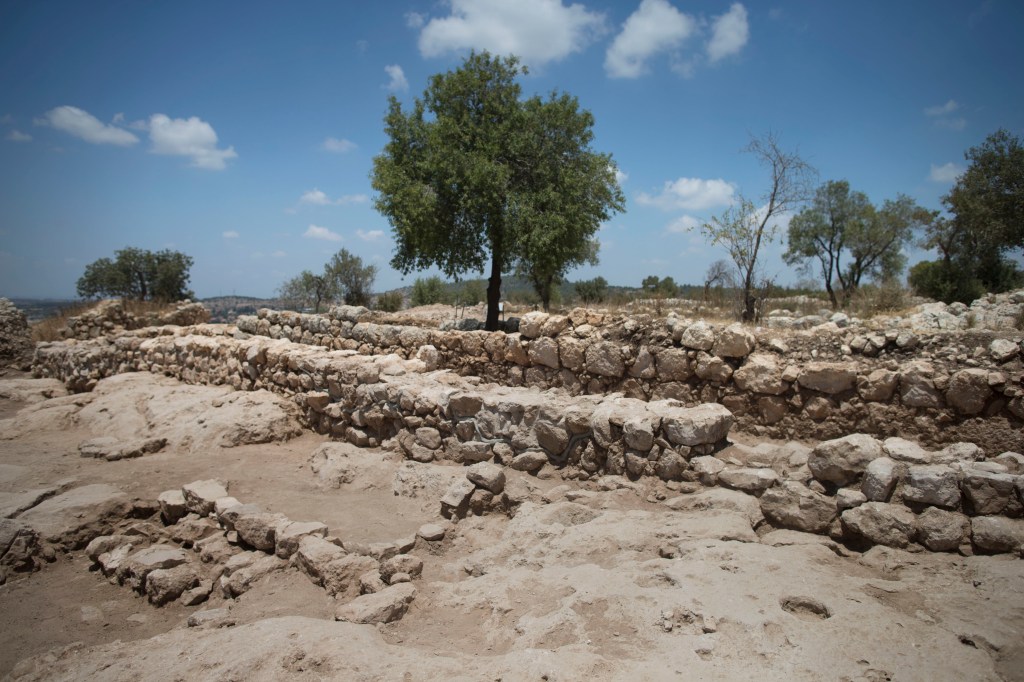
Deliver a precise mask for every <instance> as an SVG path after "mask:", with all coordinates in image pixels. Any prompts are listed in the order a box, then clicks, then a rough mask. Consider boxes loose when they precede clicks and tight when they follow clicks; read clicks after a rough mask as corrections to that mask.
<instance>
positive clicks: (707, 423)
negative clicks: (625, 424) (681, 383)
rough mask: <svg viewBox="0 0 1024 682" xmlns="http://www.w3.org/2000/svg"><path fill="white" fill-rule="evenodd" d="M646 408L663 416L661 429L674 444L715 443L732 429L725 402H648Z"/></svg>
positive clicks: (731, 421) (729, 413) (730, 415)
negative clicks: (690, 404) (677, 404)
mask: <svg viewBox="0 0 1024 682" xmlns="http://www.w3.org/2000/svg"><path fill="white" fill-rule="evenodd" d="M648 405H649V409H650V410H651V411H652V412H654V413H655V414H660V415H661V417H662V421H661V428H662V430H663V431H664V433H665V435H666V437H667V438H668V440H669V441H670V442H671V443H673V444H675V445H686V446H690V447H692V446H695V445H705V444H715V443H718V442H719V441H721V440H723V439H725V437H726V436H728V435H729V429H730V428H732V424H733V416H732V413H731V412H729V410H728V409H726V408H725V406H724V405H719V404H718V403H704V404H703V405H697V406H696V407H689V408H679V407H675V406H672V407H667V406H666V401H656V402H651V403H649V404H648Z"/></svg>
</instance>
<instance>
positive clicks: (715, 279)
mask: <svg viewBox="0 0 1024 682" xmlns="http://www.w3.org/2000/svg"><path fill="white" fill-rule="evenodd" d="M729 269H730V265H729V261H727V260H725V259H724V258H719V259H718V260H716V261H715V262H714V263H712V264H711V265H709V266H708V271H707V272H706V273H705V274H704V302H705V303H707V302H708V298H709V297H710V296H711V287H721V286H728V285H730V284H732V273H731V272H729Z"/></svg>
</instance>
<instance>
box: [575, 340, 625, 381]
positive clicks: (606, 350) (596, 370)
mask: <svg viewBox="0 0 1024 682" xmlns="http://www.w3.org/2000/svg"><path fill="white" fill-rule="evenodd" d="M585 356H586V362H587V371H588V372H590V373H591V374H595V375H597V376H602V377H621V376H622V375H623V374H624V373H625V371H626V363H625V361H624V360H623V359H622V350H621V349H620V348H619V346H618V345H617V344H614V343H612V342H610V341H601V342H599V343H595V344H592V345H590V346H588V347H587V350H586V353H585Z"/></svg>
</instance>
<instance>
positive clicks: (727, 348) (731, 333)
mask: <svg viewBox="0 0 1024 682" xmlns="http://www.w3.org/2000/svg"><path fill="white" fill-rule="evenodd" d="M755 343H756V341H755V339H754V335H753V334H751V333H750V332H749V331H747V328H746V327H744V326H743V325H742V324H740V323H739V322H737V323H734V324H730V325H729V326H728V327H726V328H725V329H723V330H722V332H721V333H720V334H719V335H718V338H716V339H715V344H714V346H713V347H712V352H713V353H714V354H715V355H717V356H718V357H720V358H745V357H746V356H748V355H749V354H750V351H752V350H753V349H754V345H755Z"/></svg>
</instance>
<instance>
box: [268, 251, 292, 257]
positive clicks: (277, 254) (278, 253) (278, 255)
mask: <svg viewBox="0 0 1024 682" xmlns="http://www.w3.org/2000/svg"><path fill="white" fill-rule="evenodd" d="M270 255H271V256H273V257H274V258H284V257H285V256H287V255H288V254H287V253H285V252H284V251H275V252H274V253H272V254H270Z"/></svg>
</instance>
